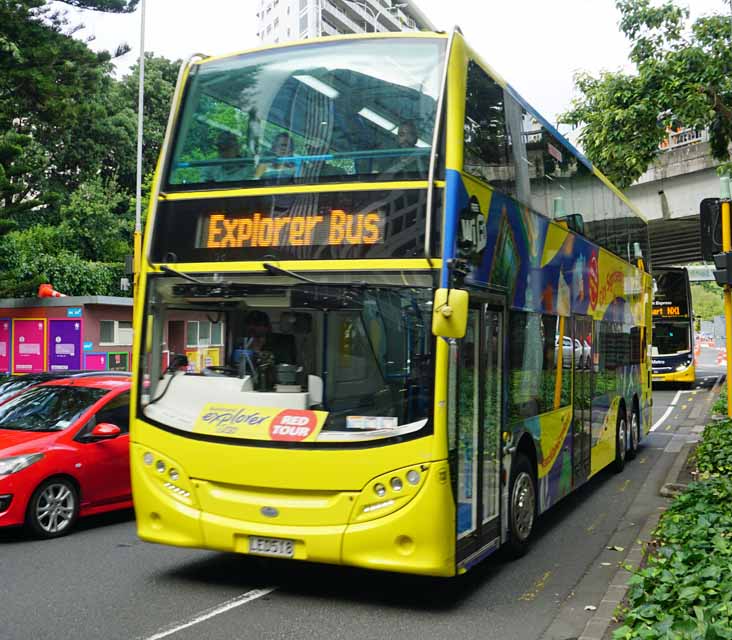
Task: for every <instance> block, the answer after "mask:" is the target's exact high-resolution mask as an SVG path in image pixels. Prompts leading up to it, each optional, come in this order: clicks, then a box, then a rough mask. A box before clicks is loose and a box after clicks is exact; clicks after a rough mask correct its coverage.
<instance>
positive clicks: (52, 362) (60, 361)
mask: <svg viewBox="0 0 732 640" xmlns="http://www.w3.org/2000/svg"><path fill="white" fill-rule="evenodd" d="M49 324H50V329H49V332H48V333H49V335H48V368H49V369H50V370H51V371H69V370H71V369H81V320H65V319H64V320H57V319H53V320H50V321H49Z"/></svg>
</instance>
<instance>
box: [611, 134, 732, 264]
mask: <svg viewBox="0 0 732 640" xmlns="http://www.w3.org/2000/svg"><path fill="white" fill-rule="evenodd" d="M662 149H663V150H662V151H661V153H660V154H659V156H658V158H657V159H656V161H655V162H654V163H653V165H651V166H650V167H649V168H648V170H647V171H646V172H645V173H644V174H643V175H642V176H641V177H640V178H639V179H638V180H637V181H636V182H635V183H634V184H633V185H631V186H630V187H629V188H628V189H626V191H625V193H626V195H627V196H628V197H629V198H630V200H631V201H632V202H633V203H634V204H635V205H636V206H637V207H638V208H639V209H640V210H641V211H642V212H643V213H644V214H645V216H646V217H647V218H648V220H649V235H650V242H651V261H652V265H653V266H655V267H661V266H670V265H679V264H686V263H688V262H699V261H701V259H702V257H701V238H700V234H699V203H700V202H701V201H702V200H703V199H704V198H714V197H718V196H719V176H718V175H717V167H718V166H719V163H718V162H717V161H715V160H713V159H712V154H711V150H710V148H709V142H708V136H707V132H706V131H701V132H698V131H694V130H693V129H683V130H681V131H679V132H675V133H672V134H670V135H669V138H668V140H667V142H666V143H665V144H664V145H663V146H662Z"/></svg>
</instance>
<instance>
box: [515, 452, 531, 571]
mask: <svg viewBox="0 0 732 640" xmlns="http://www.w3.org/2000/svg"><path fill="white" fill-rule="evenodd" d="M508 495H509V538H508V550H509V553H510V555H512V556H513V557H516V558H518V557H520V556H523V555H525V554H526V552H527V551H528V550H529V546H530V540H531V534H532V533H533V531H534V523H535V522H536V479H535V478H534V471H533V469H532V467H531V463H530V462H529V459H528V458H527V457H526V456H525V455H524V454H523V453H519V454H518V455H517V456H516V458H515V460H514V463H513V464H512V465H511V479H510V481H509V489H508Z"/></svg>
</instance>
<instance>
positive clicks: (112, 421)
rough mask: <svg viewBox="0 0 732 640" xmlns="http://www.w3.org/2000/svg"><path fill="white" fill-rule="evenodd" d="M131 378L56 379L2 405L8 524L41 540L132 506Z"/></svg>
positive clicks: (0, 449) (0, 452) (2, 506)
mask: <svg viewBox="0 0 732 640" xmlns="http://www.w3.org/2000/svg"><path fill="white" fill-rule="evenodd" d="M129 405H130V380H129V379H128V378H123V377H120V376H106V375H104V374H100V375H97V376H90V377H84V378H67V379H62V380H54V381H52V382H47V383H45V384H41V385H39V386H36V387H33V388H32V389H29V390H27V391H24V392H23V393H21V394H20V395H18V396H16V397H14V398H12V399H11V400H9V401H7V402H6V403H4V404H2V405H0V527H7V526H17V525H23V524H25V525H26V526H27V527H28V529H29V530H30V531H31V532H32V533H33V534H35V535H36V536H38V537H41V538H55V537H56V536H60V535H63V534H65V533H68V531H70V530H71V528H72V527H73V526H74V523H75V522H76V520H77V518H78V517H79V516H88V515H94V514H98V513H104V512H106V511H112V510H114V509H126V508H129V507H131V506H132V491H131V489H130V463H129V439H130V438H129Z"/></svg>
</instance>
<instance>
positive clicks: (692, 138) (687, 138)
mask: <svg viewBox="0 0 732 640" xmlns="http://www.w3.org/2000/svg"><path fill="white" fill-rule="evenodd" d="M708 140H709V132H708V131H707V130H706V129H702V130H701V131H699V130H698V129H691V128H687V129H678V130H677V131H671V132H669V134H668V137H667V138H666V139H665V140H664V141H663V142H661V144H659V145H658V147H659V148H660V149H662V150H663V151H669V150H671V149H678V148H679V147H685V146H687V145H690V144H695V143H697V142H707V141H708Z"/></svg>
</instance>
